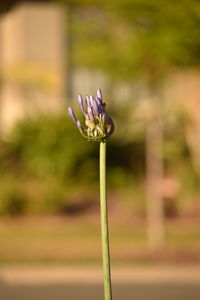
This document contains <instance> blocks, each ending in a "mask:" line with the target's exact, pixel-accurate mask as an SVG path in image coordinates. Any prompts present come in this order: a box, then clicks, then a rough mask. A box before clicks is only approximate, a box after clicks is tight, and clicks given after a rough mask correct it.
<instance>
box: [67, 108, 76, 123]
mask: <svg viewBox="0 0 200 300" xmlns="http://www.w3.org/2000/svg"><path fill="white" fill-rule="evenodd" d="M68 112H69V115H70V117H71V118H72V120H73V121H74V123H76V122H77V120H76V117H75V114H74V112H73V110H72V108H71V107H70V106H69V107H68Z"/></svg>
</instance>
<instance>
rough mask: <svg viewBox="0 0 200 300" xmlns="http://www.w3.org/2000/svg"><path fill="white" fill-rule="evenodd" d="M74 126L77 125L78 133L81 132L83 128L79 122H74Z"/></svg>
mask: <svg viewBox="0 0 200 300" xmlns="http://www.w3.org/2000/svg"><path fill="white" fill-rule="evenodd" d="M76 125H77V127H78V129H79V130H80V131H82V130H83V128H82V126H81V122H80V121H79V120H78V121H77V122H76Z"/></svg>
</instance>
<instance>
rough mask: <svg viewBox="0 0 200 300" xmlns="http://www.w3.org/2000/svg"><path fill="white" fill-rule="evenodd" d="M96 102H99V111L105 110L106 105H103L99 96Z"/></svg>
mask: <svg viewBox="0 0 200 300" xmlns="http://www.w3.org/2000/svg"><path fill="white" fill-rule="evenodd" d="M96 102H97V105H98V111H99V113H102V112H104V107H103V105H102V103H101V101H100V100H99V98H98V97H97V98H96Z"/></svg>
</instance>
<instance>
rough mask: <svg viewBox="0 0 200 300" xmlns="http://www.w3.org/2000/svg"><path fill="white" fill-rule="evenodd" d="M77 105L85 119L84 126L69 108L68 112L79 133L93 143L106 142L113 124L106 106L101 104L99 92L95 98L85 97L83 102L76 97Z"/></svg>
mask: <svg viewBox="0 0 200 300" xmlns="http://www.w3.org/2000/svg"><path fill="white" fill-rule="evenodd" d="M78 103H79V106H80V109H81V111H82V113H83V116H84V119H85V126H84V127H82V125H81V122H80V121H79V120H77V119H76V117H75V114H74V112H73V110H72V108H71V107H68V112H69V115H70V117H71V118H72V120H73V121H74V123H75V124H76V125H77V127H78V129H79V131H80V133H81V134H82V135H83V136H84V137H85V138H87V139H89V140H93V141H102V140H106V139H107V138H108V137H109V136H111V134H112V133H113V131H114V124H113V121H112V119H111V118H110V116H109V115H108V113H107V112H106V109H105V107H106V104H105V103H104V102H103V99H102V93H101V90H100V89H98V90H97V95H96V98H94V97H93V96H86V97H85V101H83V98H82V96H81V95H80V94H79V95H78Z"/></svg>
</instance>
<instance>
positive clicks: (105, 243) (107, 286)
mask: <svg viewBox="0 0 200 300" xmlns="http://www.w3.org/2000/svg"><path fill="white" fill-rule="evenodd" d="M100 210H101V239H102V255H103V275H104V295H105V300H112V287H111V273H110V252H109V233H108V209H107V197H106V142H100Z"/></svg>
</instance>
